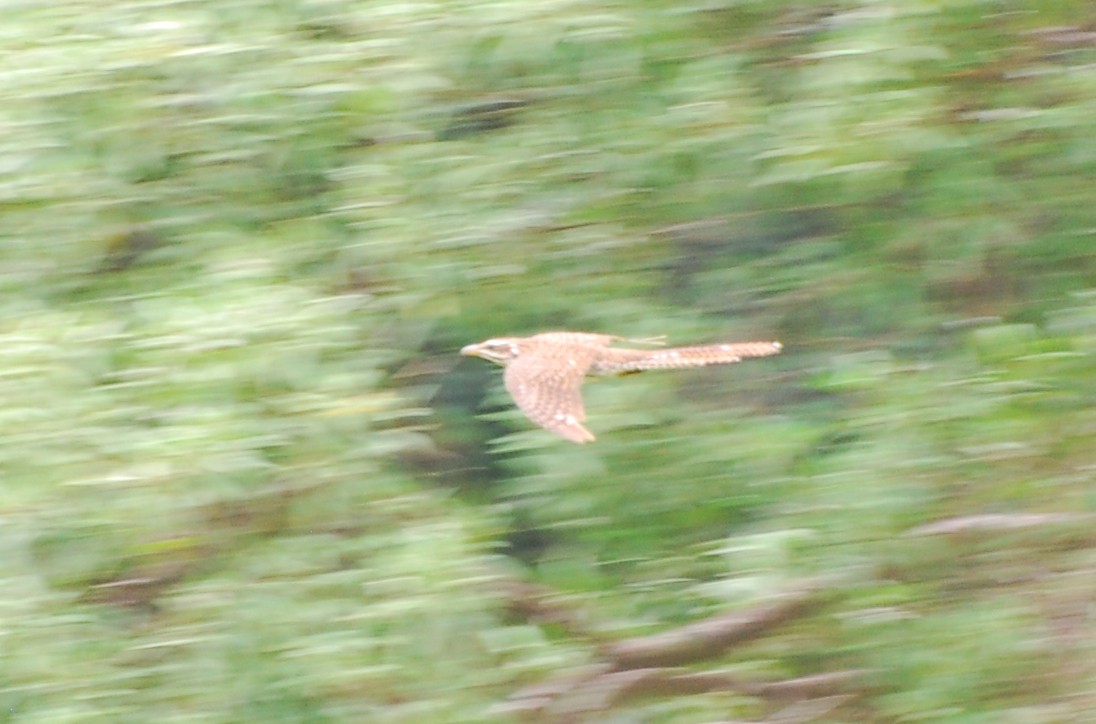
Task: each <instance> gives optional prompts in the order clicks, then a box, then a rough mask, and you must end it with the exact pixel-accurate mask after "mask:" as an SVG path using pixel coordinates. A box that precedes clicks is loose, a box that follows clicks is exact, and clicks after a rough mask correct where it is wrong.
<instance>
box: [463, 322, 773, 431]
mask: <svg viewBox="0 0 1096 724" xmlns="http://www.w3.org/2000/svg"><path fill="white" fill-rule="evenodd" d="M621 340H622V338H621V337H614V336H612V335H608V334H588V333H585V332H545V333H543V334H536V335H533V336H532V337H500V338H497V339H489V340H487V341H485V342H480V343H479V344H470V345H468V346H467V347H465V348H464V349H462V350H461V351H460V353H461V354H463V355H470V356H473V357H482V358H483V359H485V360H490V361H491V362H496V363H498V364H500V365H502V366H503V367H505V368H506V372H505V373H504V375H503V377H504V379H505V382H506V389H507V390H509V392H510V396H511V397H513V398H514V402H516V403H517V405H518V407H519V408H520V409H521V411H522V412H524V413H525V415H526V417H528V418H529V419H530V420H532V421H533V422H535V423H536V424H538V425H540V426H541V427H543V428H544V429H546V430H549V431H551V432H554V433H555V434H557V435H559V436H560V437H563V438H566V439H567V440H570V441H572V442H577V443H585V442H590V441H591V440H593V439H594V435H593V433H592V432H590V431H589V430H587V429H586V428H585V427H584V426H583V424H582V423H583V422H585V421H586V410H585V407H584V406H583V404H582V382H583V380H584V379H585V378H586V376H587V375H612V374H626V373H628V372H639V371H641V370H658V369H681V368H684V367H704V366H707V365H720V364H732V363H734V362H739V361H741V360H743V359H745V358H746V357H768V356H769V355H774V354H777V353H779V352H780V350H781V345H780V343H779V342H739V343H734V344H706V345H700V346H696V347H672V348H669V349H649V350H648V349H629V348H624V347H610V346H609V345H611V344H612V343H613V342H615V341H621ZM623 341H627V340H623Z"/></svg>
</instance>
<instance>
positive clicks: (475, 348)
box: [460, 344, 480, 357]
mask: <svg viewBox="0 0 1096 724" xmlns="http://www.w3.org/2000/svg"><path fill="white" fill-rule="evenodd" d="M479 348H480V346H479V345H478V344H468V345H465V346H464V347H461V349H460V353H461V354H462V355H464V356H465V357H475V356H476V355H477V354H479Z"/></svg>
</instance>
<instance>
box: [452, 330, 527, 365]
mask: <svg viewBox="0 0 1096 724" xmlns="http://www.w3.org/2000/svg"><path fill="white" fill-rule="evenodd" d="M520 345H521V340H520V339H518V338H516V337H499V338H497V339H489V340H487V341H485V342H480V343H479V344H470V345H468V346H467V347H464V348H463V349H461V351H460V353H461V354H463V355H466V356H469V357H482V358H483V359H485V360H488V361H490V362H495V363H496V364H500V365H502V366H504V367H505V366H506V365H507V364H508V363H510V362H512V361H513V360H514V359H515V358H517V356H518V355H519V354H521V346H520Z"/></svg>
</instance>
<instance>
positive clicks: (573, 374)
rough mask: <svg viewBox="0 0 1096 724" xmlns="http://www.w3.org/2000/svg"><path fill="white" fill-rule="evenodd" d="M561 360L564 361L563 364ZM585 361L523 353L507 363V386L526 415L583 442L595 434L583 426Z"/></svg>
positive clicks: (558, 432) (551, 430)
mask: <svg viewBox="0 0 1096 724" xmlns="http://www.w3.org/2000/svg"><path fill="white" fill-rule="evenodd" d="M560 363H562V364H560ZM588 367H589V362H588V361H586V360H581V361H580V360H574V359H562V360H549V359H544V358H542V357H538V356H536V355H523V356H521V357H518V358H517V359H515V360H513V361H512V362H510V364H508V365H506V372H505V373H504V375H503V377H504V379H505V381H506V389H507V390H509V391H510V395H511V397H513V398H514V402H516V403H517V405H518V407H519V408H521V411H522V412H524V413H525V416H526V417H528V418H529V419H530V420H532V421H533V422H535V423H536V424H538V425H540V426H541V427H543V428H544V429H545V430H548V431H550V432H554V433H555V434H557V435H559V436H560V437H562V438H565V439H567V440H570V441H571V442H577V443H584V442H590V441H592V440H593V439H594V434H593V433H592V432H590V431H589V430H587V429H586V428H585V427H583V426H582V423H583V422H585V421H586V410H585V408H584V407H583V404H582V380H583V377H585V375H586V368H588Z"/></svg>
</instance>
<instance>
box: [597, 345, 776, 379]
mask: <svg viewBox="0 0 1096 724" xmlns="http://www.w3.org/2000/svg"><path fill="white" fill-rule="evenodd" d="M781 349H783V346H782V345H781V344H780V343H779V342H737V343H733V344H706V345H701V346H697V347H675V348H673V349H659V350H651V351H642V352H641V351H639V350H608V351H612V352H616V351H619V352H624V353H630V354H627V355H621V356H620V357H618V358H617V359H614V360H612V361H611V362H610V363H609V364H607V365H605V366H604V368H605V371H606V372H617V373H626V372H639V371H642V370H669V369H682V368H685V367H705V366H707V365H726V364H733V363H735V362H740V361H742V360H743V359H746V358H747V357H768V356H770V355H774V354H779V353H780V350H781ZM614 356H615V355H614Z"/></svg>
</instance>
